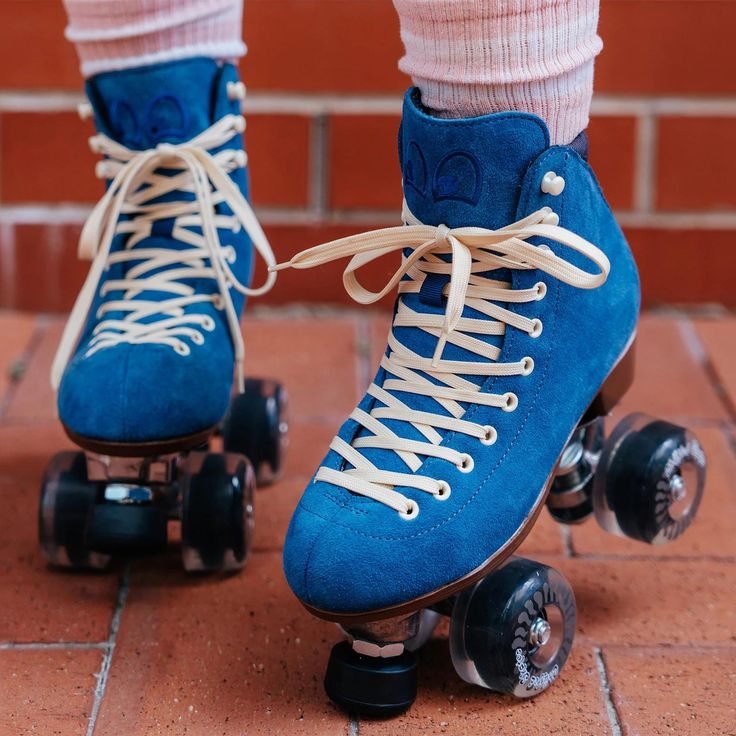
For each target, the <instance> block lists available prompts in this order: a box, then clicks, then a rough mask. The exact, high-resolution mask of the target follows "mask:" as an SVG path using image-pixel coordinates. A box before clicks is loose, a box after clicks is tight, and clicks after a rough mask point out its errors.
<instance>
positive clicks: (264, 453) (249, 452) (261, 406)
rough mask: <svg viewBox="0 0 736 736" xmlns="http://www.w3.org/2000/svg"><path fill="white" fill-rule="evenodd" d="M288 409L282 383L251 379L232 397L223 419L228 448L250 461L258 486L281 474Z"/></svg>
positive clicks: (286, 436) (225, 444)
mask: <svg viewBox="0 0 736 736" xmlns="http://www.w3.org/2000/svg"><path fill="white" fill-rule="evenodd" d="M287 408H288V399H287V394H286V390H285V389H284V387H283V386H281V384H279V383H277V382H276V381H268V380H264V379H260V378H249V379H248V380H247V381H246V382H245V391H244V392H243V393H242V394H237V395H236V396H234V397H233V399H232V401H231V402H230V408H229V409H228V412H227V415H226V416H225V419H224V420H223V425H222V439H223V444H224V447H225V451H226V452H237V453H239V454H241V455H245V457H247V458H248V460H250V462H251V464H252V465H253V468H254V470H255V473H256V481H257V483H258V485H266V484H268V483H272V482H273V481H274V480H276V478H278V476H279V474H280V473H281V469H282V467H283V463H284V455H285V453H286V447H287V445H288V426H289V425H288V418H287Z"/></svg>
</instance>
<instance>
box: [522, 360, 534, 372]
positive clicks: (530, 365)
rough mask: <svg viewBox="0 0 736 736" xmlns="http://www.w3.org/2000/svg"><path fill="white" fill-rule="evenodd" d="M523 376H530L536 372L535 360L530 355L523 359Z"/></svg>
mask: <svg viewBox="0 0 736 736" xmlns="http://www.w3.org/2000/svg"><path fill="white" fill-rule="evenodd" d="M521 365H522V368H521V375H522V376H528V375H529V374H530V373H531V372H532V371H533V370H534V359H533V358H530V357H529V356H528V355H527V356H526V357H524V358H522V359H521Z"/></svg>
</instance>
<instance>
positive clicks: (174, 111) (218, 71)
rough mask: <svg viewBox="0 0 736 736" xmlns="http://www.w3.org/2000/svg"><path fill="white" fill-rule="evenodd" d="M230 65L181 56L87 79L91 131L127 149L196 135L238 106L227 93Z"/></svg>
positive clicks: (232, 74)
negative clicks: (93, 126) (92, 120)
mask: <svg viewBox="0 0 736 736" xmlns="http://www.w3.org/2000/svg"><path fill="white" fill-rule="evenodd" d="M237 78H238V75H237V71H236V69H235V67H234V66H233V65H232V64H223V63H219V62H217V61H215V60H214V59H209V58H194V59H184V60H182V61H173V62H166V63H163V64H154V65H151V66H144V67H137V68H135V69H126V70H123V71H116V72H105V73H103V74H98V75H96V76H94V77H92V78H91V79H89V80H87V83H86V91H87V96H88V97H89V100H90V102H91V103H92V107H93V108H94V111H95V122H96V124H97V129H98V130H99V131H100V132H102V133H105V135H107V136H109V137H110V138H113V139H114V140H116V141H118V142H119V143H122V144H123V145H125V146H127V147H128V148H132V149H138V150H145V149H148V148H154V147H155V146H156V145H157V144H158V143H163V142H166V143H182V142H183V141H187V140H189V139H191V138H193V137H194V136H196V135H198V134H199V133H201V132H202V131H203V130H204V129H205V128H208V127H209V126H210V125H212V123H213V122H215V120H218V119H219V118H221V117H222V116H223V115H224V114H225V113H226V112H232V113H234V114H237V113H238V112H239V104H238V102H237V101H230V100H229V99H228V97H227V90H226V85H227V82H228V81H235V80H237Z"/></svg>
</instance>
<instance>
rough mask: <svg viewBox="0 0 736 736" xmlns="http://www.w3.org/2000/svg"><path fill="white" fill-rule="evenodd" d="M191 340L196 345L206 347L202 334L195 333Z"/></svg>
mask: <svg viewBox="0 0 736 736" xmlns="http://www.w3.org/2000/svg"><path fill="white" fill-rule="evenodd" d="M191 338H192V342H193V343H194V344H195V345H204V336H203V335H202V333H201V332H193V333H192V334H191Z"/></svg>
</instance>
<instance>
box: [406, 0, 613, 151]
mask: <svg viewBox="0 0 736 736" xmlns="http://www.w3.org/2000/svg"><path fill="white" fill-rule="evenodd" d="M394 5H395V6H396V9H397V11H398V13H399V19H400V21H401V38H402V40H403V41H404V46H405V48H406V54H405V56H404V57H403V58H402V59H401V61H400V62H399V67H400V69H401V70H402V71H404V72H406V73H407V74H409V75H410V76H411V77H412V79H413V81H414V84H415V85H416V86H417V87H419V89H420V90H421V93H422V101H423V102H424V104H425V105H426V106H427V107H428V108H430V109H431V110H432V111H434V112H435V113H436V114H437V115H439V116H441V117H472V116H476V115H483V114H486V113H490V112H504V111H508V110H520V111H524V112H531V113H534V114H535V115H538V116H539V117H541V118H542V119H543V120H544V121H545V122H546V123H547V126H548V127H549V130H550V135H551V137H552V143H557V144H566V143H570V142H571V141H572V140H573V139H574V138H575V137H576V136H577V134H578V133H580V132H581V131H582V130H584V129H585V127H586V125H587V124H588V115H589V110H590V99H591V96H592V94H593V60H594V58H595V56H596V55H597V54H598V53H599V52H600V50H601V48H602V46H603V44H602V43H601V40H600V38H599V36H598V35H597V33H596V28H597V26H598V6H599V0H394Z"/></svg>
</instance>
